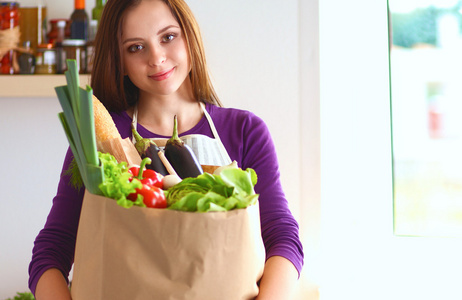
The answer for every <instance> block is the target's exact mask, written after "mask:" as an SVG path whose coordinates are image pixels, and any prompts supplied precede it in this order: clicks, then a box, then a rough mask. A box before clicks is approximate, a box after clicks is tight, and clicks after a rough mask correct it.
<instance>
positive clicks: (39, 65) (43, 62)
mask: <svg viewBox="0 0 462 300" xmlns="http://www.w3.org/2000/svg"><path fill="white" fill-rule="evenodd" d="M35 74H56V49H55V48H54V47H53V44H40V45H38V46H37V51H36V55H35Z"/></svg>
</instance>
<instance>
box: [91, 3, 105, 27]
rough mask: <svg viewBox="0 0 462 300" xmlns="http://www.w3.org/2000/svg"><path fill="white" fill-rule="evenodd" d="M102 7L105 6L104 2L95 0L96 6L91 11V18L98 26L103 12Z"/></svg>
mask: <svg viewBox="0 0 462 300" xmlns="http://www.w3.org/2000/svg"><path fill="white" fill-rule="evenodd" d="M104 5H106V0H96V6H95V7H94V8H93V10H92V11H91V18H92V19H93V20H96V21H97V22H98V24H99V20H100V19H101V14H102V12H103V8H104Z"/></svg>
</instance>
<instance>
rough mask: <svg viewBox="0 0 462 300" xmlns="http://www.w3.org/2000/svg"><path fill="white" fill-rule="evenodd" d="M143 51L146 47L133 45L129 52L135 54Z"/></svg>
mask: <svg viewBox="0 0 462 300" xmlns="http://www.w3.org/2000/svg"><path fill="white" fill-rule="evenodd" d="M143 49H144V46H142V45H138V44H135V45H131V46H130V47H128V52H130V53H135V52H138V51H141V50H143Z"/></svg>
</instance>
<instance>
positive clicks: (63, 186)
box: [29, 150, 84, 294]
mask: <svg viewBox="0 0 462 300" xmlns="http://www.w3.org/2000/svg"><path fill="white" fill-rule="evenodd" d="M72 158H73V156H72V152H71V151H70V150H68V152H67V154H66V158H65V161H64V165H63V171H62V173H61V178H60V181H59V185H58V190H57V193H56V196H55V197H54V199H53V205H52V208H51V211H50V213H49V215H48V218H47V221H46V223H45V226H44V228H43V229H42V230H41V231H40V232H39V234H38V235H37V237H36V239H35V242H34V248H33V250H32V260H31V262H30V264H29V288H30V289H31V291H32V293H34V294H35V288H36V286H37V282H38V280H39V278H40V277H41V276H42V274H43V273H44V272H45V271H46V270H48V269H50V268H57V269H59V270H60V271H61V272H62V273H63V276H64V277H65V278H66V279H67V278H68V276H69V272H70V270H71V268H72V264H73V261H74V249H75V240H76V236H77V228H78V223H79V217H80V210H81V208H82V200H83V193H84V189H83V188H82V189H81V190H79V191H77V190H76V189H74V188H73V187H72V186H70V184H69V176H67V175H66V174H65V172H66V170H68V168H69V164H70V162H71V161H72Z"/></svg>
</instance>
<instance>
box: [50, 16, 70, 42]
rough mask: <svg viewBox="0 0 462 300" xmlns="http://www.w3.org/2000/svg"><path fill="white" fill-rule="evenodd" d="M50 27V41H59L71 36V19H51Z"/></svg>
mask: <svg viewBox="0 0 462 300" xmlns="http://www.w3.org/2000/svg"><path fill="white" fill-rule="evenodd" d="M50 27H51V28H50V31H49V32H48V34H47V38H48V43H52V44H54V43H56V42H58V43H59V42H62V41H63V40H64V39H67V38H69V37H70V36H71V20H68V19H51V20H50Z"/></svg>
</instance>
